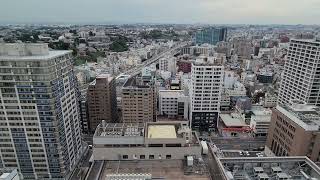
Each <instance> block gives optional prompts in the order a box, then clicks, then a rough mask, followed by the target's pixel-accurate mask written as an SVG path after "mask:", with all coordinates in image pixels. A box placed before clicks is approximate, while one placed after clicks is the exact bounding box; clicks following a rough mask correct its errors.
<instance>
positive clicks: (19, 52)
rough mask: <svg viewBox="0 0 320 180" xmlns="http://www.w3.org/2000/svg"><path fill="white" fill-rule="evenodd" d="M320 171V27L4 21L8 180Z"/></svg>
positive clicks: (1, 123) (262, 179)
mask: <svg viewBox="0 0 320 180" xmlns="http://www.w3.org/2000/svg"><path fill="white" fill-rule="evenodd" d="M33 179H39V180H49V179H52V180H124V179H125V180H151V179H168V180H182V179H183V180H268V179H270V180H285V179H288V180H289V179H296V180H317V179H320V26H318V25H241V24H238V25H234V24H225V25H214V24H160V23H158V24H156V23H155V24H150V23H140V24H137V23H131V24H130V23H129V24H82V25H80V24H49V23H48V24H43V23H41V24H3V25H0V180H33Z"/></svg>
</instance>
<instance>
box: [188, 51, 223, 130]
mask: <svg viewBox="0 0 320 180" xmlns="http://www.w3.org/2000/svg"><path fill="white" fill-rule="evenodd" d="M223 71H224V67H223V66H222V65H221V64H218V63H216V61H215V59H214V58H212V57H211V58H208V57H204V58H203V59H197V60H196V61H195V62H194V63H193V64H192V67H191V88H190V117H191V126H192V128H194V129H199V130H201V131H210V130H214V129H215V128H216V127H217V120H218V117H219V112H220V100H221V91H222V84H223V74H224V73H223Z"/></svg>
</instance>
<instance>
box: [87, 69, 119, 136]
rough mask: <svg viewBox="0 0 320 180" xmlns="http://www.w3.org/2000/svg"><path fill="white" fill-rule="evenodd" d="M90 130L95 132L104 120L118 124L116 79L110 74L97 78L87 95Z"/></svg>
mask: <svg viewBox="0 0 320 180" xmlns="http://www.w3.org/2000/svg"><path fill="white" fill-rule="evenodd" d="M87 100H88V112H89V129H90V132H94V130H95V128H96V127H97V125H98V124H100V123H101V121H102V120H105V121H106V122H117V121H118V116H117V97H116V84H115V79H114V78H113V77H111V76H110V75H108V74H102V75H99V76H97V78H96V80H95V81H94V82H92V83H91V84H90V85H89V87H88V93H87Z"/></svg>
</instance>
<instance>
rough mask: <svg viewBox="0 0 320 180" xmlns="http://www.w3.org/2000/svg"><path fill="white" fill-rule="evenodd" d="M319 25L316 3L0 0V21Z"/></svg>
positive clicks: (300, 0)
mask: <svg viewBox="0 0 320 180" xmlns="http://www.w3.org/2000/svg"><path fill="white" fill-rule="evenodd" d="M17 22H18V23H24V22H26V23H39V22H41V23H46V22H47V23H55V22H63V23H90V22H91V23H104V22H105V23H208V24H320V0H0V23H17Z"/></svg>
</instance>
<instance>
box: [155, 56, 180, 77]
mask: <svg viewBox="0 0 320 180" xmlns="http://www.w3.org/2000/svg"><path fill="white" fill-rule="evenodd" d="M176 64H177V60H176V58H169V57H164V58H160V59H159V70H160V71H169V72H171V73H172V74H175V73H176V71H177V67H176Z"/></svg>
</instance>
